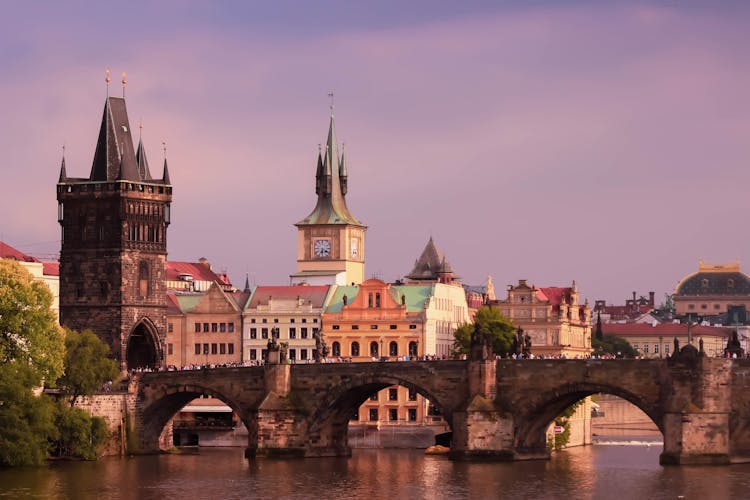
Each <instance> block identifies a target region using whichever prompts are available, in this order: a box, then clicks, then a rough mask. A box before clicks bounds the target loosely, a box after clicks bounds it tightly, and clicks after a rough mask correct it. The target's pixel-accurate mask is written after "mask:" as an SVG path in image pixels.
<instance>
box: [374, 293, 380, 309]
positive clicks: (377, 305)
mask: <svg viewBox="0 0 750 500" xmlns="http://www.w3.org/2000/svg"><path fill="white" fill-rule="evenodd" d="M375 307H380V294H379V293H376V294H375Z"/></svg>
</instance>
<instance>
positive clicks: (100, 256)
mask: <svg viewBox="0 0 750 500" xmlns="http://www.w3.org/2000/svg"><path fill="white" fill-rule="evenodd" d="M57 201H58V221H59V223H60V226H61V231H62V232H61V238H60V239H61V241H62V246H61V250H60V322H61V324H62V325H63V326H67V327H70V328H73V329H75V330H83V329H86V328H88V329H91V330H92V331H94V332H95V333H96V334H97V335H98V336H99V337H100V338H101V339H102V340H103V341H104V342H105V343H106V344H107V345H109V347H110V351H111V353H112V354H113V356H114V357H115V358H116V359H117V360H118V361H119V362H120V366H121V368H122V369H123V370H124V369H126V368H139V367H155V366H158V365H160V364H161V363H163V360H164V351H163V346H164V341H165V337H166V329H167V294H166V288H165V262H166V257H167V228H168V226H169V223H170V208H171V202H172V185H171V183H170V179H169V172H168V169H167V162H166V159H165V160H164V170H163V175H162V176H161V178H154V177H152V175H151V172H150V169H149V164H148V160H147V158H146V152H145V149H144V146H143V142H139V144H138V149H137V151H136V150H135V149H134V148H133V138H132V136H131V127H130V122H129V120H128V114H127V110H126V107H125V99H124V98H120V97H107V99H106V101H105V104H104V113H103V116H102V121H101V126H100V129H99V138H98V140H97V143H96V150H95V153H94V160H93V164H92V167H91V172H90V174H89V176H88V177H84V178H75V177H69V176H68V175H67V171H66V167H65V158H63V161H62V164H61V167H60V177H59V180H58V183H57Z"/></svg>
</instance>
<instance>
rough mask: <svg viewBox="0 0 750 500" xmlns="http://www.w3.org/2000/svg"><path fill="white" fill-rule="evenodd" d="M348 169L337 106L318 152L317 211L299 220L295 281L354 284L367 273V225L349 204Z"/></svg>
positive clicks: (315, 283) (292, 276)
mask: <svg viewBox="0 0 750 500" xmlns="http://www.w3.org/2000/svg"><path fill="white" fill-rule="evenodd" d="M348 178H349V174H348V169H347V165H346V159H345V157H344V153H343V150H342V153H341V156H339V153H338V144H337V143H336V132H335V127H334V119H333V110H331V122H330V125H329V129H328V140H327V141H326V150H325V155H323V153H322V152H318V163H317V170H316V174H315V194H316V195H317V196H318V201H317V204H316V205H315V208H314V209H313V211H312V212H311V213H310V215H308V216H307V217H305V218H304V219H302V220H301V221H299V222H297V223H296V224H295V226H297V272H296V273H294V274H292V275H291V276H290V280H291V284H293V285H294V284H303V283H304V284H309V285H333V284H336V285H351V284H358V283H361V282H362V281H363V280H364V277H365V233H366V231H367V226H365V225H364V224H362V223H361V222H360V221H359V220H357V218H356V217H354V216H353V215H352V214H351V212H350V211H349V208H348V207H347V205H346V193H347V191H348Z"/></svg>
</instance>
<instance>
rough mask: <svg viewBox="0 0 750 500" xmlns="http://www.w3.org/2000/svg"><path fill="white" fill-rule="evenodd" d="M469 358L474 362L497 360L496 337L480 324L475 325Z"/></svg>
mask: <svg viewBox="0 0 750 500" xmlns="http://www.w3.org/2000/svg"><path fill="white" fill-rule="evenodd" d="M469 357H470V359H472V360H474V361H480V360H488V359H495V350H494V336H493V335H492V332H490V331H489V330H487V329H486V328H484V327H482V326H481V325H480V324H479V323H476V324H475V325H474V330H473V331H472V332H471V343H470V344H469Z"/></svg>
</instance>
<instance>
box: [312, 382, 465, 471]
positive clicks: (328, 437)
mask: <svg viewBox="0 0 750 500" xmlns="http://www.w3.org/2000/svg"><path fill="white" fill-rule="evenodd" d="M392 386H400V387H406V388H408V389H410V390H413V391H415V392H416V393H417V394H419V395H420V396H422V397H424V398H425V399H426V400H428V401H429V402H430V403H431V404H432V405H434V406H435V407H437V408H439V409H440V410H441V411H442V414H443V418H444V420H445V422H446V424H447V425H448V427H449V428H451V429H452V428H453V422H452V410H453V408H452V406H450V405H448V406H444V403H443V402H441V401H440V400H439V399H438V398H437V397H436V396H435V395H434V394H432V393H431V392H430V391H429V390H427V389H425V388H424V387H422V386H421V385H418V384H415V383H414V382H412V381H409V380H406V379H403V378H399V377H393V376H375V377H362V378H359V379H357V380H348V381H347V382H346V383H344V384H341V385H340V386H338V387H337V388H336V390H332V391H330V392H329V394H328V395H327V397H326V398H325V399H324V400H323V401H320V403H319V404H318V405H317V410H316V411H314V412H313V414H312V416H311V418H310V419H309V420H308V421H309V428H308V434H309V443H311V444H313V447H312V449H310V450H308V456H319V455H327V456H349V455H351V449H350V447H349V435H348V429H349V423H350V421H351V418H352V415H353V414H354V413H355V412H357V411H358V410H359V408H360V406H362V404H364V403H365V402H366V401H367V400H368V399H369V398H370V397H371V396H372V395H373V394H375V393H377V392H379V391H381V390H382V389H386V388H388V387H392ZM425 416H426V415H425Z"/></svg>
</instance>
